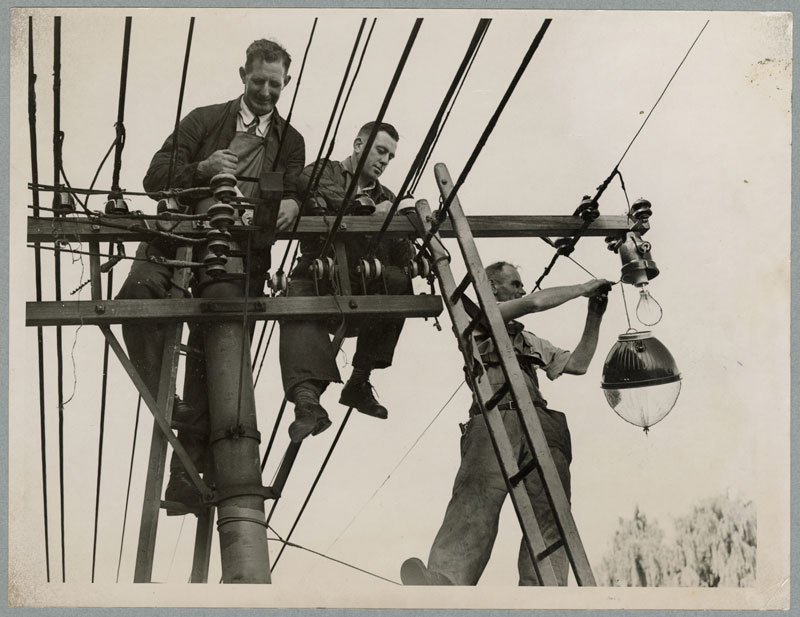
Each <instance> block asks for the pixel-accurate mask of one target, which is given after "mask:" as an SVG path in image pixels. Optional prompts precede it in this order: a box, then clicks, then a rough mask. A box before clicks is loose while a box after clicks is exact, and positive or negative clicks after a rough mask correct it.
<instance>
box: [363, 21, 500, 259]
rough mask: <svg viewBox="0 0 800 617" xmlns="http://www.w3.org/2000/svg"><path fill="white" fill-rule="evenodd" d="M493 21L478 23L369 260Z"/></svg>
mask: <svg viewBox="0 0 800 617" xmlns="http://www.w3.org/2000/svg"><path fill="white" fill-rule="evenodd" d="M491 21H492V20H491V19H481V20H480V21H479V22H478V26H477V27H476V28H475V33H474V34H473V35H472V40H471V41H470V43H469V46H468V47H467V52H466V54H464V58H463V60H462V61H461V64H460V65H459V67H458V70H457V71H456V74H455V75H454V76H453V81H452V82H451V83H450V87H449V88H448V90H447V93H446V94H445V96H444V98H443V99H442V103H441V105H440V106H439V111H437V112H436V116H435V117H434V119H433V122H431V126H430V128H429V129H428V133H427V134H426V135H425V139H424V140H423V141H422V145H421V146H420V148H419V151H418V152H417V156H416V157H415V158H414V162H413V163H412V165H411V168H410V169H409V170H408V173H407V174H406V178H405V180H404V181H403V184H402V186H401V187H400V190H399V191H398V192H397V196H396V197H395V199H394V202H393V203H392V207H391V208H390V209H389V212H388V213H387V214H386V217H385V218H384V220H383V225H382V226H381V228H380V231H378V233H377V234H376V235H375V236H374V237H373V238H372V240H371V241H370V245H369V249H368V250H367V259H372V258H373V257H375V253H376V252H377V250H378V244H379V243H380V241H381V238H382V237H383V234H384V233H385V232H386V229H387V228H388V227H389V223H390V222H391V221H392V218H394V214H395V212H396V211H397V207H398V206H399V205H400V201H401V200H402V199H405V198H406V196H407V190H408V187H409V186H410V185H411V183H412V182H413V180H414V178H415V177H416V176H418V175H421V173H422V166H423V164H424V163H425V162H426V161H427V160H428V158H430V154H431V152H432V148H433V143H434V140H435V139H436V138H437V133H438V131H439V129H440V128H441V122H442V118H443V117H444V114H445V111H446V110H447V106H448V103H449V102H450V100H451V99H452V98H453V96H454V94H455V92H456V89H457V88H458V84H459V82H460V81H461V80H462V79H463V77H464V75H465V72H466V70H467V68H468V67H469V66H470V65H471V60H472V59H474V58H475V54H476V53H477V50H478V47H479V45H480V43H481V41H482V40H483V37H484V36H485V34H486V30H487V29H488V28H489V24H490V23H491Z"/></svg>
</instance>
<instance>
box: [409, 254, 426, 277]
mask: <svg viewBox="0 0 800 617" xmlns="http://www.w3.org/2000/svg"><path fill="white" fill-rule="evenodd" d="M430 273H431V262H430V261H429V260H428V258H427V257H425V255H416V256H414V257H412V258H411V259H410V260H409V261H408V265H407V266H406V274H408V276H409V277H410V278H412V279H413V278H416V277H418V276H419V277H422V278H424V279H426V278H428V276H429V275H430Z"/></svg>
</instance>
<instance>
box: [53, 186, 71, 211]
mask: <svg viewBox="0 0 800 617" xmlns="http://www.w3.org/2000/svg"><path fill="white" fill-rule="evenodd" d="M53 211H54V212H55V213H56V214H72V213H73V212H75V197H73V195H72V193H67V192H65V191H59V192H58V193H56V194H55V196H54V197H53Z"/></svg>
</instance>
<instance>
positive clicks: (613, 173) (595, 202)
mask: <svg viewBox="0 0 800 617" xmlns="http://www.w3.org/2000/svg"><path fill="white" fill-rule="evenodd" d="M709 22H710V20H706V22H705V23H704V24H703V27H702V28H700V32H698V33H697V36H696V37H695V38H694V41H692V44H691V45H690V46H689V49H688V50H687V51H686V53H685V54H684V56H683V58H682V59H681V61H680V62H679V63H678V66H677V67H676V68H675V70H674V71H673V73H672V75H671V76H670V78H669V79H668V80H667V83H666V85H665V86H664V89H663V90H662V91H661V94H660V95H659V96H658V98H657V99H656V101H655V103H653V106H652V107H651V108H650V111H649V112H648V114H647V116H646V117H645V119H644V121H642V124H641V126H640V127H639V130H637V131H636V133H635V134H634V136H633V138H632V139H631V140H630V142H629V143H628V145H627V147H626V148H625V151H624V152H623V153H622V156H621V157H620V158H619V161H617V164H616V165H615V166H614V169H613V170H612V171H611V173H610V174H609V175H608V177H607V178H606V179H605V180H604V181H603V183H602V184H601V185H600V186H599V187H597V192H596V193H595V195H594V197H593V198H592V199H591V202H590V204H591V208H593V209H595V210H596V209H597V208H598V207H599V204H598V200H599V199H600V196H601V195H602V194H603V193H604V192H605V190H606V189H607V188H608V185H609V184H611V181H612V180H613V179H614V176H619V179H620V182H621V183H622V187H623V190H624V189H625V183H624V181H623V180H622V174H621V173H620V171H619V166H620V165H621V164H622V161H623V160H624V158H625V156H626V155H627V154H628V152H629V151H630V149H631V147H632V146H633V143H634V142H635V141H636V139H637V138H638V137H639V135H640V134H641V132H642V130H643V129H644V127H645V125H646V124H647V121H648V120H649V119H650V116H652V115H653V112H654V111H655V109H656V107H657V106H658V104H659V103H660V102H661V99H663V98H664V95H665V94H666V92H667V89H668V88H669V87H670V84H672V81H673V80H674V79H675V76H676V75H677V74H678V71H680V70H681V67H682V66H683V64H684V62H686V59H687V58H688V57H689V54H690V53H691V52H692V50H693V49H694V46H695V45H696V44H697V41H698V40H699V39H700V36H701V35H702V34H703V32H704V31H705V29H706V27H707V26H708V24H709ZM626 199H627V195H626ZM593 220H594V219H592V218H586V219H584V223H583V225H582V226H581V228H580V230H579V231H578V233H577V234H576V235H575V236H573V237H572V238H571V239H570V240H569V242H567V243H566V244H565V245H562V246H561V247H559V249H558V250H557V251H556V253H555V254H554V255H553V257H552V258H551V260H550V263H549V264H548V265H547V266H546V267H545V269H544V272H542V275H541V276H540V277H539V278H538V279H537V280H536V283H535V284H534V289H540V284H541V282H542V281H543V280H544V278H545V277H546V276H547V275H548V274H550V271H551V270H552V269H553V266H554V265H555V263H556V261H557V260H558V257H559V255H561V254H562V253H563V254H569V253H570V252H572V249H574V248H575V245H576V244H577V243H578V240H579V239H580V238H581V236H582V234H583V232H584V231H586V228H587V227H588V226H589V225H590V224H591V223H592V221H593Z"/></svg>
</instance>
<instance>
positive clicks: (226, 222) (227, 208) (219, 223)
mask: <svg viewBox="0 0 800 617" xmlns="http://www.w3.org/2000/svg"><path fill="white" fill-rule="evenodd" d="M235 214H236V210H235V209H234V207H233V206H232V205H230V204H226V203H223V202H217V203H215V204H212V205H211V206H210V207H209V208H208V216H209V217H210V219H211V220H210V221H209V223H210V225H211V226H212V227H214V228H215V229H223V228H225V227H231V226H232V225H233V223H234V216H235Z"/></svg>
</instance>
